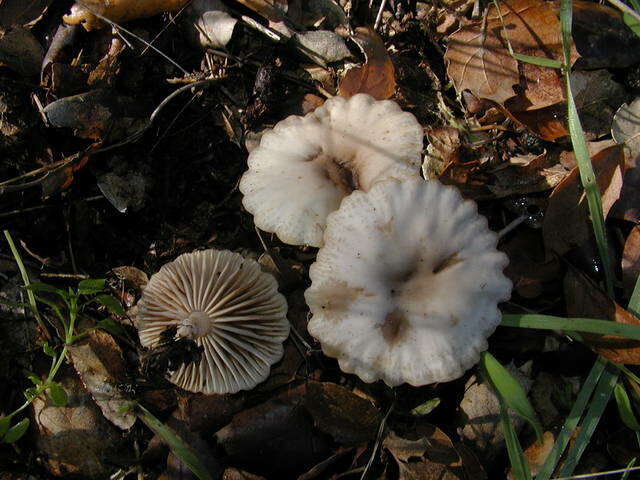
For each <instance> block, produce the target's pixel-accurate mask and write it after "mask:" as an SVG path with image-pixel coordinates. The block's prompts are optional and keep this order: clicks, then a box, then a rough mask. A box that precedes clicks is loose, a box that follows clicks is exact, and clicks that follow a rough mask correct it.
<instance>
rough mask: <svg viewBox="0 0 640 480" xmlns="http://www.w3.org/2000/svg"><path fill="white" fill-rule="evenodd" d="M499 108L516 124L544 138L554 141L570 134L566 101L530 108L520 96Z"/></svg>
mask: <svg viewBox="0 0 640 480" xmlns="http://www.w3.org/2000/svg"><path fill="white" fill-rule="evenodd" d="M499 108H500V109H501V111H502V112H503V113H504V114H505V115H506V116H507V117H509V118H511V120H513V121H514V122H516V124H519V125H522V126H523V127H525V128H526V129H527V130H529V131H530V132H531V133H533V134H534V135H537V136H538V137H540V138H542V139H543V140H548V141H550V142H553V141H555V140H557V139H559V138H562V137H566V136H567V135H569V130H568V127H567V125H566V121H565V117H566V112H567V106H566V105H565V104H564V103H560V104H556V105H551V106H549V107H544V108H537V109H534V110H529V105H528V104H527V103H526V102H523V101H522V98H521V97H519V96H518V97H514V98H512V99H509V100H507V102H505V104H504V106H499Z"/></svg>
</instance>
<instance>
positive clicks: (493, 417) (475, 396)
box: [458, 364, 533, 462]
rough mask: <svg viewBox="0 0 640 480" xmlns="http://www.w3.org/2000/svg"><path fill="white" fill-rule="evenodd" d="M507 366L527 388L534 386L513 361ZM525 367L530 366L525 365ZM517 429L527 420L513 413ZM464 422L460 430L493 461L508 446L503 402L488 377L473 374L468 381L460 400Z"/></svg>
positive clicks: (474, 446) (461, 415) (475, 447)
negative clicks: (487, 380)
mask: <svg viewBox="0 0 640 480" xmlns="http://www.w3.org/2000/svg"><path fill="white" fill-rule="evenodd" d="M507 369H508V370H509V371H510V372H511V373H512V374H513V375H514V376H515V377H516V378H517V379H518V381H519V382H520V385H521V386H522V388H523V389H524V391H525V392H528V391H529V390H530V389H531V385H532V383H533V381H532V380H531V379H530V378H528V376H527V375H526V374H525V373H523V372H522V371H521V370H519V369H517V368H516V367H515V366H514V365H513V364H509V365H508V366H507ZM522 370H526V369H525V368H524V366H523V368H522ZM510 416H511V421H512V422H513V425H514V428H515V429H516V431H518V430H520V429H521V428H522V426H523V425H524V420H523V419H522V418H521V417H519V416H517V415H516V414H515V413H510ZM460 420H461V426H460V428H458V434H459V435H460V436H461V437H462V438H463V439H464V440H465V442H466V443H469V444H470V445H471V446H472V447H473V448H474V450H475V452H476V453H478V455H480V456H481V457H482V458H484V460H485V461H487V462H491V461H492V460H493V459H494V458H495V457H496V456H497V455H498V454H500V453H501V452H503V449H504V432H503V430H502V425H501V422H500V403H499V402H498V398H497V397H496V395H495V393H494V390H493V388H492V387H491V386H490V385H489V384H487V382H486V381H481V380H478V379H477V378H476V377H475V376H473V377H471V378H470V379H469V381H468V382H467V384H466V385H465V392H464V397H463V399H462V402H460Z"/></svg>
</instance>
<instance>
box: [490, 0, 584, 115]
mask: <svg viewBox="0 0 640 480" xmlns="http://www.w3.org/2000/svg"><path fill="white" fill-rule="evenodd" d="M499 5H500V13H502V19H503V21H504V30H503V29H502V25H501V22H500V16H499V14H498V11H497V10H496V8H495V5H493V4H491V5H490V6H489V10H488V12H487V25H488V26H487V29H490V28H491V29H493V31H494V34H495V35H500V34H502V35H503V36H504V35H505V34H506V35H507V36H508V38H509V41H510V42H511V47H512V48H513V50H514V52H516V53H520V54H522V55H531V56H536V57H543V58H548V59H553V60H562V57H563V54H562V36H561V29H560V22H559V20H558V17H557V16H556V14H555V12H554V10H553V6H552V5H551V4H550V3H549V2H545V1H542V0H509V1H502V2H500V3H499ZM575 56H576V55H575V54H574V57H575ZM521 65H522V84H521V87H523V92H522V95H523V96H524V98H525V99H526V100H527V101H528V103H529V104H531V106H532V107H531V108H536V109H537V108H544V107H548V106H551V105H554V104H556V103H558V102H559V101H562V100H563V99H564V85H563V81H562V75H561V73H560V71H559V70H557V69H553V68H545V67H540V66H538V65H533V64H531V63H525V62H523V63H522V64H521Z"/></svg>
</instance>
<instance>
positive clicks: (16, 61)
mask: <svg viewBox="0 0 640 480" xmlns="http://www.w3.org/2000/svg"><path fill="white" fill-rule="evenodd" d="M43 56H44V49H43V48H42V45H40V43H39V42H38V40H37V39H36V37H34V36H33V34H32V33H31V31H29V30H27V29H26V28H24V27H22V26H15V27H11V28H8V29H7V30H3V29H0V65H2V66H6V67H9V68H11V69H12V70H13V71H15V72H17V73H19V74H20V75H22V76H25V77H33V76H36V75H38V74H39V73H40V62H42V57H43Z"/></svg>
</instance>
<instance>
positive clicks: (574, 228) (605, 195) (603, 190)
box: [542, 145, 624, 255]
mask: <svg viewBox="0 0 640 480" xmlns="http://www.w3.org/2000/svg"><path fill="white" fill-rule="evenodd" d="M591 162H592V164H593V170H594V172H595V175H596V181H597V184H598V187H599V189H600V195H601V197H602V209H603V212H604V216H605V218H606V216H607V213H608V212H609V209H611V207H612V205H613V204H614V203H615V201H616V200H617V199H618V198H619V196H620V191H621V188H622V175H623V170H624V154H623V150H622V148H621V147H619V146H617V145H616V146H613V147H609V148H607V149H605V150H603V151H601V152H600V153H598V154H596V155H595V156H594V157H593V158H592V159H591ZM542 234H543V239H544V245H545V248H546V249H547V251H550V252H555V253H556V254H557V255H564V254H565V253H567V252H569V251H570V250H572V249H573V248H574V247H578V246H580V245H582V244H583V243H585V242H586V241H587V240H589V239H590V238H591V236H592V235H593V228H592V225H591V221H590V220H589V216H588V206H587V199H586V197H585V195H584V191H583V188H582V184H581V182H580V175H579V172H578V167H576V168H574V169H573V170H572V171H571V173H570V174H569V175H567V177H566V178H565V179H564V180H562V182H560V183H559V184H558V185H557V186H556V188H555V189H554V190H553V192H552V193H551V196H550V197H549V206H548V208H547V211H546V213H545V218H544V222H543V225H542Z"/></svg>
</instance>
